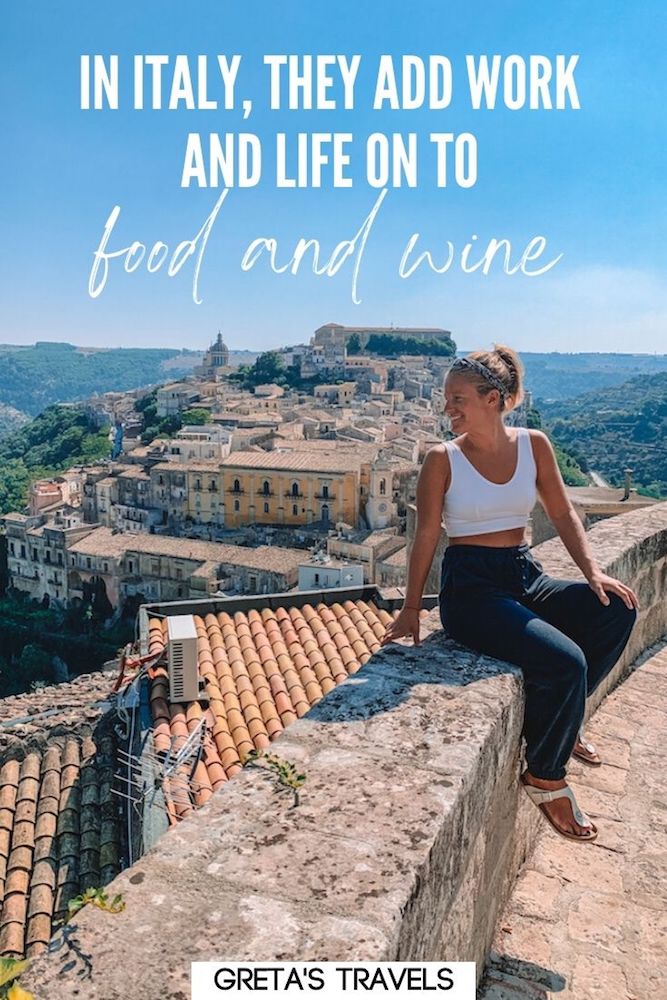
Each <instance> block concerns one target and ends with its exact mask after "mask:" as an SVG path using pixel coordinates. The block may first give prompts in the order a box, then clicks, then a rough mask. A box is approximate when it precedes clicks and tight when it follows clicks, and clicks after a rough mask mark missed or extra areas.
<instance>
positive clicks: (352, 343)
mask: <svg viewBox="0 0 667 1000" xmlns="http://www.w3.org/2000/svg"><path fill="white" fill-rule="evenodd" d="M346 347H347V352H348V354H361V340H360V339H359V334H358V333H351V334H350V336H349V337H348V338H347V345H346Z"/></svg>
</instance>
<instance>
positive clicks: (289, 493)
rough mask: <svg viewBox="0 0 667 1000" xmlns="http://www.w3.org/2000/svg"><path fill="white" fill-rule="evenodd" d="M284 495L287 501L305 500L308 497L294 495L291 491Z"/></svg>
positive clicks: (301, 494)
mask: <svg viewBox="0 0 667 1000" xmlns="http://www.w3.org/2000/svg"><path fill="white" fill-rule="evenodd" d="M283 495H284V497H285V498H286V499H287V500H303V499H304V497H305V496H306V494H305V493H292V491H291V490H287V491H286V492H285V493H284V494H283Z"/></svg>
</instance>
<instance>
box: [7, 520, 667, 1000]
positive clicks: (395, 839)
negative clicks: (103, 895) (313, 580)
mask: <svg viewBox="0 0 667 1000" xmlns="http://www.w3.org/2000/svg"><path fill="white" fill-rule="evenodd" d="M589 540H590V542H591V544H592V546H593V548H594V551H595V552H596V554H597V556H598V559H599V562H600V563H601V565H602V566H603V567H604V568H605V569H606V570H607V571H608V572H610V573H613V574H615V575H618V576H621V577H622V578H623V579H624V580H625V581H626V582H628V583H630V584H631V585H633V586H634V587H635V588H636V589H637V590H638V592H639V597H640V601H641V603H642V609H641V612H640V616H639V619H638V623H637V626H636V629H635V631H634V633H633V637H632V640H631V643H630V647H629V649H628V651H627V653H626V655H625V656H624V657H623V660H622V661H621V662H620V663H619V665H618V667H617V668H616V669H615V673H614V677H613V678H612V679H611V680H610V683H613V682H614V680H618V679H619V677H621V676H622V675H623V673H624V672H625V671H627V669H628V665H629V664H630V663H631V662H632V660H633V659H634V658H635V657H636V656H637V655H638V654H639V653H640V652H641V651H642V650H643V649H644V648H645V647H646V646H648V645H649V644H651V643H652V642H653V641H655V640H656V639H657V638H658V637H659V636H660V635H661V634H663V633H664V632H665V631H666V630H667V620H666V616H667V606H666V604H665V601H664V599H663V595H664V592H665V582H666V577H667V504H662V505H659V506H656V507H652V508H649V509H646V510H641V511H637V512H633V513H629V514H627V515H624V516H623V517H620V518H615V519H611V520H608V521H605V522H603V523H601V524H599V525H596V526H595V527H594V528H593V529H592V530H591V532H590V534H589ZM535 553H536V555H537V558H539V559H540V560H541V561H542V563H543V564H544V567H545V569H546V570H547V571H549V572H551V573H553V574H554V575H558V576H575V575H579V574H578V571H576V570H575V568H574V567H573V566H572V564H571V562H570V560H569V558H568V557H567V555H566V554H565V553H564V551H563V549H562V546H561V545H560V543H559V542H557V541H556V540H553V541H550V542H546V543H545V544H544V545H542V546H540V547H539V549H537V550H535ZM428 625H429V626H430V628H431V632H430V634H429V635H428V637H427V638H426V641H425V642H423V644H422V646H421V647H420V648H419V649H413V648H412V647H410V646H404V647H401V646H394V647H392V648H390V649H388V650H386V651H383V652H381V653H380V654H377V655H376V656H374V657H373V659H372V660H371V661H370V662H369V663H368V664H366V666H365V667H363V668H362V670H360V671H359V672H358V673H357V674H355V675H354V676H353V677H351V678H350V679H349V680H348V681H347V682H346V683H344V684H342V685H340V686H339V687H337V688H336V689H335V690H334V691H332V692H330V694H329V695H327V697H326V698H325V699H323V701H322V702H320V703H319V704H318V705H317V706H316V707H315V708H314V709H312V710H311V711H310V712H309V713H308V715H307V716H305V717H304V718H302V719H300V720H299V721H298V722H296V723H295V724H294V725H293V726H291V727H290V729H289V730H288V731H287V732H286V733H284V734H283V735H282V736H281V737H279V739H277V740H276V741H275V742H274V744H273V750H274V752H275V753H277V754H279V755H280V756H281V757H283V758H286V759H288V760H291V761H294V762H296V763H298V765H299V766H300V767H301V768H302V769H303V770H304V771H305V773H306V775H307V781H306V784H305V785H304V787H303V790H302V792H301V801H300V803H299V805H298V806H294V804H293V801H292V798H291V793H290V792H287V791H285V790H282V791H280V790H278V789H277V788H276V786H275V785H274V784H273V781H272V779H271V777H270V775H269V774H268V773H267V772H265V771H263V770H261V769H260V768H252V769H250V768H247V769H245V770H244V771H243V772H242V773H241V774H240V775H239V776H238V777H236V778H234V779H233V780H232V781H231V782H230V783H229V785H228V786H227V787H226V788H225V789H224V790H222V791H221V792H219V793H218V794H216V795H215V796H214V797H213V798H212V800H211V801H210V802H209V803H208V805H207V806H206V807H205V808H204V809H202V810H201V811H200V812H199V813H197V814H196V815H195V816H193V817H191V818H189V819H187V820H185V821H184V822H183V823H181V824H180V825H179V826H178V827H177V828H175V829H173V830H172V831H170V832H169V833H168V834H166V835H165V837H164V838H163V839H162V840H161V841H160V842H159V843H158V845H157V846H156V847H155V848H154V849H153V850H152V851H150V852H149V853H148V854H147V855H146V856H145V857H144V858H142V859H141V861H139V862H137V864H135V865H134V866H133V867H132V868H130V869H128V870H127V871H125V872H123V873H122V874H121V875H120V876H119V877H118V878H117V879H115V880H114V882H113V883H112V884H111V886H110V887H109V891H110V892H111V893H113V892H120V893H122V894H123V897H124V899H125V901H126V904H127V905H126V909H125V911H124V912H123V913H120V914H117V915H112V914H109V913H104V912H100V911H99V910H94V909H91V908H86V909H85V910H83V911H82V912H80V913H79V914H77V916H76V918H75V919H74V922H73V924H72V925H71V926H70V928H68V929H67V931H66V934H67V937H63V935H59V936H57V937H56V939H54V946H59V950H58V951H54V953H53V954H51V955H49V956H46V957H44V958H41V959H39V960H38V961H37V962H36V963H35V965H34V967H33V968H32V969H31V970H30V971H29V972H28V974H27V975H25V976H24V977H23V979H22V981H23V980H24V981H25V985H26V988H31V989H33V991H34V992H35V995H36V996H37V997H38V998H47V997H48V998H49V1000H70V998H71V997H76V996H85V997H87V998H90V1000H116V998H118V1000H120V998H121V997H122V998H126V997H127V996H128V995H137V996H140V997H141V998H142V1000H153V998H155V1000H158V998H160V1000H166V998H174V1000H176V998H181V1000H185V998H187V997H189V995H190V989H189V970H190V962H191V961H194V960H214V959H225V960H230V961H231V960H250V959H254V960H263V961H269V960H277V961H285V960H290V959H298V960H304V961H306V960H320V961H323V960H326V959H329V960H364V959H366V960H424V959H449V960H465V959H473V960H475V961H477V962H478V963H479V970H480V971H481V968H482V963H483V961H484V959H485V957H486V954H487V951H488V948H489V945H490V942H491V939H492V934H493V930H494V926H495V924H496V920H497V917H498V914H499V912H500V910H501V908H502V906H503V905H504V903H505V901H506V899H507V897H508V894H509V892H510V891H511V888H512V885H513V883H514V880H515V877H516V873H517V871H518V869H519V866H520V865H521V863H522V861H523V859H524V858H525V856H526V854H527V852H528V851H529V848H530V846H531V843H532V842H533V840H534V837H535V834H536V831H537V829H538V826H539V823H540V822H541V821H540V819H539V813H538V812H537V810H535V809H534V808H533V807H532V806H531V805H530V804H529V803H528V801H527V799H525V797H519V794H518V784H517V777H518V772H519V768H520V759H519V752H518V750H519V733H520V728H521V719H522V713H523V698H522V686H521V680H520V674H519V671H518V670H517V669H516V668H514V667H510V666H509V665H507V664H502V663H499V662H498V661H494V660H490V659H488V658H485V657H482V656H478V655H477V654H474V653H472V652H470V651H467V650H464V649H462V648H461V647H459V646H456V645H455V644H454V643H452V642H451V641H449V640H445V639H444V638H443V636H442V633H440V632H438V631H437V630H438V625H439V623H438V620H437V612H433V613H432V614H431V615H430V616H429V619H428ZM601 696H602V695H601V694H600V697H601ZM81 955H87V956H89V961H90V963H91V967H92V975H91V977H90V978H79V977H78V976H77V972H78V971H79V970H80V969H82V968H84V965H83V962H82V959H81V957H80V956H81ZM61 969H63V970H65V971H61Z"/></svg>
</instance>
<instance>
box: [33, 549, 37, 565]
mask: <svg viewBox="0 0 667 1000" xmlns="http://www.w3.org/2000/svg"><path fill="white" fill-rule="evenodd" d="M32 558H33V561H34V562H37V549H33V550H32Z"/></svg>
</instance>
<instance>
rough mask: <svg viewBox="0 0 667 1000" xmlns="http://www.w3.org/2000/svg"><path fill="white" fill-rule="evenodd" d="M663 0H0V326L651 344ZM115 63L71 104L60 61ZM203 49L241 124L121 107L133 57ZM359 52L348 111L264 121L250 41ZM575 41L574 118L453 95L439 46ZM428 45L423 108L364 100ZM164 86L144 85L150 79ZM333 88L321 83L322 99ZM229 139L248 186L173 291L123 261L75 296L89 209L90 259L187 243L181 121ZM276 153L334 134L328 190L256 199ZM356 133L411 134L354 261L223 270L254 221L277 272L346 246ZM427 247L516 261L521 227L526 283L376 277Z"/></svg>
mask: <svg viewBox="0 0 667 1000" xmlns="http://www.w3.org/2000/svg"><path fill="white" fill-rule="evenodd" d="M666 20H667V17H666V14H665V10H664V4H663V3H661V2H646V3H637V4H634V5H630V4H627V3H610V2H604V3H603V2H600V0H593V2H590V3H588V4H585V5H584V4H581V3H578V2H570V0H565V2H545V3H542V4H539V5H530V4H526V3H519V2H507V0H499V2H497V3H493V4H491V3H474V2H473V3H469V4H465V5H464V4H461V3H457V4H454V3H447V2H440V3H435V2H433V3H432V2H421V3H420V2H414V3H412V4H406V3H398V2H395V0H385V2H382V3H378V2H376V0H372V2H366V3H363V4H362V3H359V2H358V0H356V2H350V0H338V2H337V3H336V4H321V3H313V2H310V3H304V2H298V3H297V2H290V0H286V2H283V3H281V4H280V5H270V4H268V3H258V2H255V0H248V2H246V3H244V4H229V3H224V2H220V0H218V2H201V3H193V4H191V5H189V6H188V7H187V8H186V7H185V6H184V5H179V4H176V3H172V2H161V3H154V2H152V0H148V2H146V0H144V2H142V3H140V4H137V3H130V2H128V0H116V2H115V3H114V4H113V5H109V6H108V9H106V10H102V9H101V8H100V7H99V5H91V4H89V3H81V2H76V0H74V2H69V3H67V4H62V5H54V4H52V3H50V2H46V0H40V2H33V3H30V2H26V3H25V4H13V5H11V6H8V7H7V8H6V9H5V11H4V17H3V21H4V25H3V32H2V37H1V38H0V46H1V54H2V59H1V60H0V93H1V94H2V112H3V123H4V128H5V137H6V140H8V141H6V144H5V155H4V156H3V158H2V162H1V163H0V171H1V173H2V220H3V221H2V228H3V236H4V238H3V241H2V249H3V253H2V269H1V271H0V275H1V277H0V282H1V285H0V341H2V342H10V343H32V342H34V341H35V340H36V339H42V340H69V341H70V342H73V343H78V344H96V345H109V346H113V345H123V346H143V345H146V346H148V345H155V346H158V345H159V346H174V347H182V346H186V347H193V348H201V347H204V346H206V345H207V344H208V342H209V341H210V340H211V339H212V336H213V335H214V333H215V332H216V331H217V329H218V328H221V329H222V330H223V333H224V336H225V338H226V340H227V341H228V343H229V344H230V345H232V346H233V347H239V348H240V347H248V348H250V349H254V350H262V349H266V348H269V347H273V346H279V345H281V344H286V343H296V342H300V341H304V340H306V339H307V338H308V337H309V336H310V335H311V334H312V331H313V330H314V329H315V328H316V327H317V326H319V325H320V324H322V323H324V322H329V321H335V322H339V323H344V324H347V325H354V324H359V325H368V326H370V325H389V324H392V323H393V324H395V325H398V326H442V327H445V328H447V329H450V330H451V331H452V333H453V335H454V338H455V340H456V341H457V343H458V345H459V346H460V347H462V348H467V349H471V348H473V347H477V346H485V345H488V344H489V343H491V342H492V341H494V340H498V341H504V342H507V343H510V344H512V345H513V346H515V347H517V348H518V349H520V350H563V351H578V350H593V351H595V350H617V351H628V350H635V351H664V350H665V349H666V348H665V345H666V344H667V337H666V336H665V330H666V328H667V278H666V275H665V262H666V252H665V235H666V228H667V227H666V215H667V210H666V204H667V202H666V199H665V186H666V183H667V182H666V180H665V178H666V177H667V169H666V166H667V164H666V163H665V159H666V157H667V153H666V149H667V144H665V143H664V141H663V128H664V119H665V114H664V109H665V98H666V97H667V93H666V88H665V82H664V70H663V66H664V58H663V44H664V39H665V37H666V33H665V26H666V25H665V22H666ZM94 53H99V54H102V55H105V56H109V55H110V54H112V53H113V54H117V55H118V56H119V66H120V108H119V110H117V111H114V110H109V109H105V110H103V111H84V110H81V109H80V107H79V66H80V56H81V55H82V54H94ZM138 53H142V54H164V55H167V56H169V57H170V64H169V67H168V69H167V70H166V71H165V80H166V81H167V83H168V84H169V83H170V82H171V76H170V72H171V70H172V69H173V60H174V57H175V56H176V55H178V54H185V55H188V56H189V57H190V64H191V66H192V67H193V68H194V67H195V65H196V56H197V55H199V54H204V55H207V56H208V57H209V97H217V98H221V96H222V92H221V87H220V85H219V79H220V78H219V75H218V74H217V68H216V63H215V57H216V55H217V54H218V53H224V54H227V55H228V56H231V55H233V54H235V53H238V54H240V55H241V56H242V62H241V67H240V70H239V75H238V81H237V98H239V99H250V100H251V101H252V105H253V107H252V112H251V114H250V117H249V118H248V119H247V120H246V121H244V120H243V118H242V113H241V110H240V108H236V109H234V110H230V111H225V110H224V109H223V110H208V111H186V110H183V109H181V110H175V111H169V110H166V109H163V110H152V109H150V110H143V111H137V110H134V109H133V107H132V94H131V88H130V84H131V68H132V57H133V56H134V55H135V54H138ZM278 53H285V54H295V55H304V54H311V55H316V54H318V53H319V54H338V53H340V54H342V55H345V56H347V57H348V58H350V57H351V56H352V55H354V54H359V55H360V56H361V65H360V69H359V73H358V76H357V79H356V85H355V108H354V110H352V111H345V110H344V109H342V107H339V108H337V109H336V110H321V111H317V110H313V111H288V110H281V111H271V110H270V109H269V103H268V70H267V68H266V67H265V66H264V65H263V56H264V54H278ZM484 53H486V54H488V55H493V54H499V55H501V56H503V57H506V56H509V55H512V54H516V55H519V56H522V57H524V58H526V59H527V58H528V57H529V56H530V55H531V54H540V55H544V56H548V57H550V58H552V59H553V58H555V56H556V55H557V54H560V53H562V54H565V55H566V56H567V55H572V54H575V53H576V54H578V55H579V62H578V65H577V68H576V71H575V80H576V84H577V91H578V95H579V99H580V102H581V109H580V110H576V111H575V110H572V109H569V108H568V109H565V110H560V111H559V110H551V111H547V110H529V109H528V108H524V109H521V110H516V111H511V110H508V109H506V108H505V107H504V106H503V104H502V102H499V104H498V106H497V107H496V108H495V110H493V111H489V110H479V111H475V110H472V109H471V107H470V101H469V97H468V88H467V76H466V67H465V56H466V55H467V54H472V55H475V56H479V55H481V54H484ZM383 54H388V55H393V56H394V57H395V61H396V64H397V65H398V64H399V63H400V57H401V55H402V54H411V55H416V56H420V57H422V58H423V59H427V57H428V56H429V55H432V54H442V55H446V56H447V57H448V58H449V59H450V60H451V64H452V69H453V81H454V89H453V98H452V102H451V105H450V106H449V107H448V108H447V109H445V110H429V109H428V108H422V109H419V110H412V111H404V110H389V109H385V110H373V109H372V99H373V93H374V86H375V79H376V73H377V68H378V61H379V57H380V56H381V55H383ZM168 90H169V87H168V86H167V87H166V93H167V94H168ZM331 94H332V96H333V97H334V98H337V99H339V100H340V98H341V97H342V89H341V88H340V86H334V88H333V89H332V91H331ZM238 131H249V132H252V133H253V134H256V135H257V136H259V138H260V140H261V142H262V149H263V154H264V156H263V176H262V180H261V183H260V184H259V185H258V186H256V187H253V188H233V189H230V191H229V193H228V195H227V197H226V200H225V202H224V204H223V206H222V208H221V209H220V212H219V215H218V217H217V218H216V221H215V223H214V225H213V227H212V229H211V233H210V237H209V241H208V244H207V246H206V251H205V254H204V256H203V259H202V264H201V271H200V277H199V294H200V297H201V299H202V300H203V301H202V303H201V304H200V305H196V304H194V303H193V301H192V272H193V263H192V261H189V262H188V263H187V264H186V265H185V266H184V267H183V269H182V271H181V272H180V273H179V274H178V275H176V276H175V277H173V278H169V277H168V276H167V275H166V273H165V267H163V268H162V269H161V270H160V271H159V272H157V273H155V274H149V273H148V272H147V270H146V268H145V266H143V265H141V266H139V267H138V269H137V270H136V271H135V272H134V273H132V274H127V273H125V272H124V270H123V268H122V263H121V262H120V261H118V260H114V261H111V262H110V269H109V276H108V281H107V284H106V287H105V288H104V290H103V291H102V293H101V294H100V295H99V296H98V297H97V298H95V299H93V298H91V297H90V295H89V294H88V279H89V273H90V268H91V263H92V259H93V252H94V250H95V248H96V247H97V246H98V244H99V242H100V238H101V236H102V231H103V229H104V225H105V222H106V219H107V217H108V215H109V213H110V212H111V210H112V208H113V207H114V206H115V205H118V206H120V209H121V212H120V216H119V219H118V222H117V224H116V226H115V228H114V231H113V233H112V235H111V238H110V242H109V249H112V248H113V249H117V248H119V247H124V246H128V245H129V244H130V243H132V241H134V240H138V241H141V242H143V243H146V244H147V245H148V246H149V248H150V247H151V246H152V245H153V243H154V242H155V241H156V240H160V241H162V242H164V243H166V244H167V245H168V246H169V247H170V250H173V249H174V248H175V246H176V245H177V244H178V243H179V242H180V241H182V240H186V239H189V238H191V237H193V236H194V235H195V233H196V232H197V231H198V230H199V228H200V226H201V225H202V223H203V221H204V219H205V218H206V217H207V216H208V214H209V213H210V211H211V209H212V208H213V205H214V204H215V202H216V199H217V198H218V196H219V194H220V191H219V190H211V189H199V188H198V187H196V186H191V187H189V188H186V189H184V188H182V187H181V186H180V178H181V171H182V166H183V157H184V152H185V147H186V139H187V135H188V133H189V132H199V133H201V134H202V135H203V136H207V135H208V133H209V132H221V133H222V132H238ZM279 131H282V132H285V133H286V135H287V144H288V149H289V150H292V149H293V147H294V142H295V136H296V134H297V133H298V132H350V133H352V134H353V136H354V140H353V143H352V156H353V163H352V166H351V168H350V170H349V173H350V175H351V176H352V178H353V186H352V188H345V189H344V188H333V187H331V186H330V184H329V183H328V176H329V175H325V177H326V178H327V179H325V183H324V184H323V186H322V187H321V188H320V189H317V190H287V189H279V190H277V189H276V187H275V184H274V175H273V155H272V154H273V144H274V136H275V133H276V132H279ZM433 131H435V132H453V133H455V134H459V133H462V132H471V133H473V134H474V135H475V136H476V139H477V144H478V158H479V159H478V180H477V183H476V184H475V185H474V186H473V187H471V188H469V189H463V188H457V187H456V186H453V185H451V184H450V185H448V186H447V187H446V188H437V187H436V185H435V183H434V171H433V167H432V159H430V158H429V155H428V143H427V141H426V138H427V136H428V134H429V133H430V132H433ZM372 132H383V133H388V134H390V133H393V132H403V133H407V132H415V133H417V134H418V142H419V164H418V166H419V184H418V187H417V188H416V189H409V188H400V189H394V188H391V187H390V188H389V190H388V191H387V195H386V196H385V199H384V201H383V203H382V206H381V208H380V210H379V212H378V215H377V217H376V219H375V222H374V224H373V227H372V230H371V232H370V234H369V237H368V242H367V244H366V248H365V251H364V255H363V259H362V261H361V263H360V266H359V275H358V296H359V298H360V299H361V303H360V304H358V305H355V304H354V303H353V301H352V296H351V272H352V262H351V261H348V262H347V263H346V264H345V265H344V266H342V267H341V269H340V271H339V273H338V274H336V275H335V276H333V277H326V276H320V277H318V276H315V275H313V274H312V273H311V272H310V270H309V268H308V265H307V263H304V264H303V265H302V266H301V268H300V270H299V273H298V274H296V275H290V274H273V273H272V272H271V270H270V269H269V267H268V264H267V261H266V259H265V258H260V260H258V262H257V263H256V264H255V266H254V267H253V269H252V270H249V271H247V272H244V271H242V269H241V266H240V262H241V258H242V256H243V253H244V251H245V249H246V248H247V246H248V244H249V243H250V242H251V241H252V240H253V239H255V238H257V237H261V236H263V237H274V238H275V239H276V240H277V244H278V258H279V260H280V262H281V263H284V262H286V261H288V260H289V258H290V256H291V253H292V251H293V248H294V245H295V243H296V241H297V240H298V239H299V238H300V237H305V238H316V239H319V240H320V242H321V247H322V253H323V259H326V258H327V257H328V256H329V254H330V253H331V251H332V250H333V248H334V246H335V245H336V244H337V243H339V242H340V241H341V240H344V239H351V238H352V237H353V235H354V234H355V233H356V231H357V230H358V229H359V227H360V225H361V223H362V222H363V220H364V219H365V217H366V216H367V214H368V212H369V211H370V209H371V207H372V205H373V204H374V202H375V200H376V198H377V196H378V193H379V192H378V190H375V189H373V188H371V187H369V186H368V184H367V182H366V177H365V169H364V155H363V154H364V150H365V140H366V137H367V136H368V135H369V134H370V133H372ZM415 232H418V233H419V234H420V242H419V247H420V248H421V249H426V248H428V249H430V250H431V251H432V253H433V256H434V258H435V259H436V260H441V259H442V257H443V255H444V253H445V248H446V241H447V240H450V241H451V242H452V243H453V244H454V247H455V249H456V251H458V252H460V250H461V249H462V248H463V246H464V245H465V243H466V242H468V241H470V239H471V237H472V235H473V234H475V235H476V236H477V241H478V244H479V245H480V246H483V245H486V243H487V241H488V240H489V239H491V238H492V237H495V238H497V239H500V238H506V239H508V240H510V241H511V242H512V246H513V248H514V253H513V259H514V260H518V258H519V256H520V254H521V252H522V250H523V248H524V247H525V245H526V244H527V243H528V242H529V240H531V239H532V238H533V237H534V236H536V235H538V234H539V235H542V236H544V237H546V239H547V244H548V249H547V251H546V252H545V254H544V260H547V259H551V258H553V257H556V256H557V255H558V254H562V255H563V257H562V260H561V261H560V262H559V263H558V264H557V265H556V266H555V267H554V268H552V269H551V270H550V271H549V272H548V273H546V274H544V275H542V276H539V277H532V278H529V277H526V276H525V275H523V274H521V273H518V274H514V275H505V274H503V273H502V269H501V268H500V267H499V266H498V265H497V264H496V265H494V267H492V269H491V273H490V274H488V275H487V276H484V275H482V274H480V273H479V272H477V273H474V274H464V273H462V272H461V270H460V268H458V267H456V266H453V267H452V269H451V270H450V271H449V272H448V273H446V274H442V275H440V274H435V273H433V272H429V271H428V270H427V269H426V268H424V267H422V268H421V269H419V270H418V271H417V272H416V273H415V274H414V275H412V276H411V277H410V278H407V279H402V278H400V277H399V275H398V263H399V261H400V258H401V255H402V252H403V249H404V247H405V244H406V243H407V241H408V239H409V237H410V236H411V235H412V234H413V233H415Z"/></svg>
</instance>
